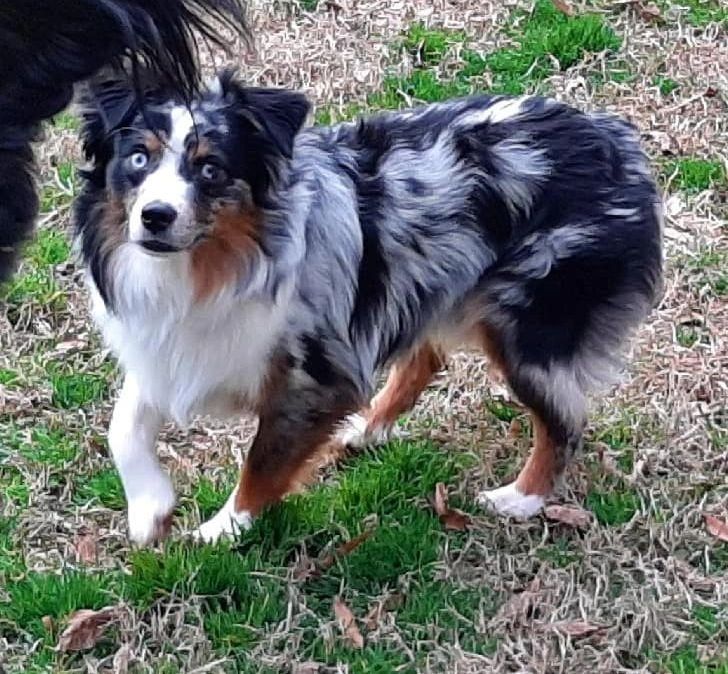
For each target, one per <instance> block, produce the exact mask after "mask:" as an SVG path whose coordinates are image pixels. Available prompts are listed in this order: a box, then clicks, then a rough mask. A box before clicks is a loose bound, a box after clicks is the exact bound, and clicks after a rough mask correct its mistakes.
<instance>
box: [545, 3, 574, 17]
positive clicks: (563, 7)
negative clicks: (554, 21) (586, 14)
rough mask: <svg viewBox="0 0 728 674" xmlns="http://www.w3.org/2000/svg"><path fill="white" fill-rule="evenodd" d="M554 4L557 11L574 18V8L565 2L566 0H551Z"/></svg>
mask: <svg viewBox="0 0 728 674" xmlns="http://www.w3.org/2000/svg"><path fill="white" fill-rule="evenodd" d="M551 1H552V2H553V4H554V7H556V9H558V10H559V11H560V12H563V13H564V14H566V16H574V8H573V7H572V6H571V5H570V4H569V3H568V2H566V0H551Z"/></svg>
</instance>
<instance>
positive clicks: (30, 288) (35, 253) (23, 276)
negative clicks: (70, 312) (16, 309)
mask: <svg viewBox="0 0 728 674" xmlns="http://www.w3.org/2000/svg"><path fill="white" fill-rule="evenodd" d="M70 254H71V249H70V244H69V243H68V240H67V239H66V237H65V235H64V234H63V233H61V232H58V231H55V230H50V229H43V230H40V231H39V232H38V235H37V236H36V239H35V241H33V242H32V243H31V244H30V245H29V246H28V247H27V251H26V254H25V263H24V268H23V269H22V270H21V272H20V273H19V274H18V275H17V276H16V277H15V278H14V279H13V280H12V281H11V282H10V283H8V284H6V285H5V286H4V287H2V288H0V300H2V301H4V302H7V303H8V304H11V305H16V306H19V305H22V304H24V303H26V302H32V303H34V304H40V305H44V306H49V307H51V308H53V309H57V310H61V309H63V307H64V306H65V298H64V296H63V292H62V291H61V290H60V289H59V287H58V284H57V282H56V279H55V276H54V273H53V268H54V266H55V265H58V264H60V263H62V262H65V261H66V260H68V259H69V257H70Z"/></svg>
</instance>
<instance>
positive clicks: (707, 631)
mask: <svg viewBox="0 0 728 674" xmlns="http://www.w3.org/2000/svg"><path fill="white" fill-rule="evenodd" d="M724 613H728V605H727V606H726V607H725V610H724ZM693 623H694V625H695V636H696V637H697V638H699V639H703V640H705V641H710V640H712V639H715V638H716V637H717V636H718V634H719V633H721V632H722V633H723V637H724V640H726V641H728V620H726V618H725V617H721V616H720V615H719V614H718V609H717V608H715V607H714V606H703V605H696V606H694V607H693Z"/></svg>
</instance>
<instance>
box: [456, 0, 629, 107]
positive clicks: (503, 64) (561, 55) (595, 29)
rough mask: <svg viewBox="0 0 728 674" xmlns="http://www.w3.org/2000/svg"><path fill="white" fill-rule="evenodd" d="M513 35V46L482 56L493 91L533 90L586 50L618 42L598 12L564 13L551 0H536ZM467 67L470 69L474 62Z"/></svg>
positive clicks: (598, 49) (607, 48) (615, 46)
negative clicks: (491, 77)
mask: <svg viewBox="0 0 728 674" xmlns="http://www.w3.org/2000/svg"><path fill="white" fill-rule="evenodd" d="M513 39H514V41H515V42H516V46H513V47H508V48H504V49H500V50H497V51H495V52H493V53H492V54H490V55H488V56H487V57H485V59H484V63H483V65H484V66H487V68H488V69H489V71H490V72H491V73H492V76H493V89H494V91H496V92H502V93H507V94H521V93H524V92H525V91H531V90H535V89H537V88H538V85H539V84H540V83H541V82H542V81H543V80H545V79H546V78H548V77H550V76H551V75H552V74H554V73H555V72H556V71H557V70H561V71H565V70H567V69H568V68H570V67H571V66H573V65H575V64H576V63H578V62H579V61H581V60H582V59H583V58H584V56H585V55H586V54H589V53H597V52H603V51H608V52H609V51H615V50H617V49H618V48H619V47H620V45H621V40H620V38H619V37H618V36H617V35H616V34H615V32H614V31H613V30H612V28H611V27H610V26H609V25H608V24H607V23H606V22H605V20H604V18H603V17H602V16H601V15H598V14H579V15H576V16H567V15H566V14H564V13H563V12H561V11H559V10H558V9H556V7H554V5H553V4H552V3H551V2H550V0H538V1H537V2H536V4H535V6H534V9H533V12H532V13H531V14H530V15H529V16H528V17H526V18H525V20H523V23H522V25H519V26H518V28H517V29H514V30H513ZM552 59H555V60H556V62H557V64H558V66H555V65H554V63H553V60H552ZM469 67H470V68H471V70H472V68H473V67H474V66H473V64H469Z"/></svg>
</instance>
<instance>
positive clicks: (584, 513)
mask: <svg viewBox="0 0 728 674" xmlns="http://www.w3.org/2000/svg"><path fill="white" fill-rule="evenodd" d="M544 514H545V515H546V517H547V518H548V519H550V520H554V522H560V523H561V524H566V525H568V526H570V527H576V528H577V529H580V528H582V527H587V526H589V523H590V522H591V519H592V517H591V513H590V512H589V511H588V510H584V509H583V508H579V507H577V506H562V505H550V506H546V508H544Z"/></svg>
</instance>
